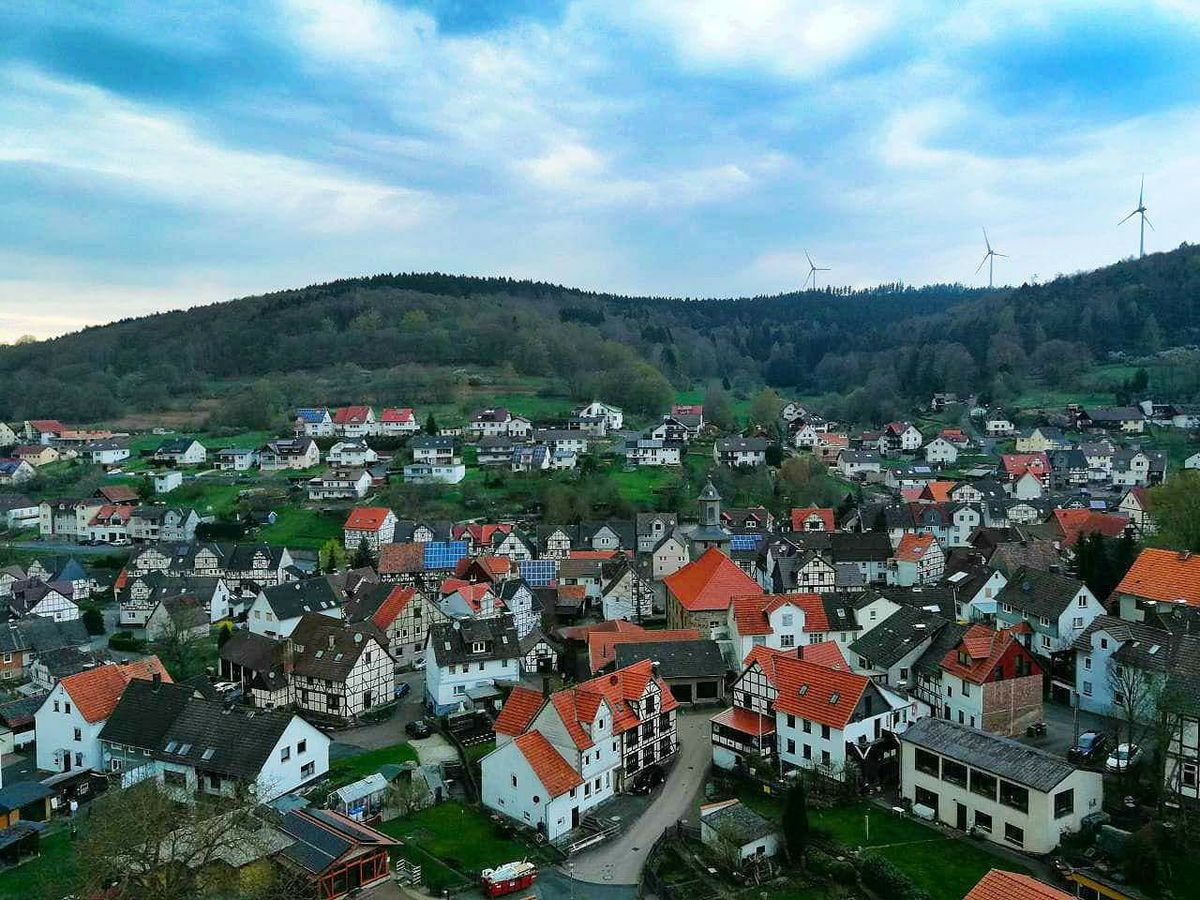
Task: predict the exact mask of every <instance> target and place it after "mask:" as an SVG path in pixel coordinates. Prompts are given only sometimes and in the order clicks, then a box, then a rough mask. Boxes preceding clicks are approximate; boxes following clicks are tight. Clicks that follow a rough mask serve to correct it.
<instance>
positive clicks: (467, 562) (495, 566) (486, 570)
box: [454, 556, 513, 581]
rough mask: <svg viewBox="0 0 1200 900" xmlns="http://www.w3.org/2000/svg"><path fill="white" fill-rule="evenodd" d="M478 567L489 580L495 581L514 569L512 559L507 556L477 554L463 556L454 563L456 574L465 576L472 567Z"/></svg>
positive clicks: (460, 576)
mask: <svg viewBox="0 0 1200 900" xmlns="http://www.w3.org/2000/svg"><path fill="white" fill-rule="evenodd" d="M475 568H478V569H479V570H480V571H481V572H482V574H483V576H484V577H485V578H487V579H488V580H489V581H495V580H496V579H497V578H500V577H501V576H504V575H507V574H509V572H511V571H512V568H513V563H512V560H511V559H509V558H508V557H507V556H477V557H475V558H474V559H472V558H471V557H469V556H468V557H463V558H462V559H460V560H459V561H458V562H457V563H455V565H454V574H455V575H456V576H457V577H459V578H463V577H465V576H466V575H467V573H468V572H470V571H471V570H472V569H475Z"/></svg>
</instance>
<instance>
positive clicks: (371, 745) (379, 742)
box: [330, 672, 425, 750]
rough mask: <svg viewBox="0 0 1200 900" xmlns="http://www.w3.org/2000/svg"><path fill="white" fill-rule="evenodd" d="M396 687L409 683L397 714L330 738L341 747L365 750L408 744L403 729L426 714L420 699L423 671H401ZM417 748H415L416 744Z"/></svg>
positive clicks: (397, 708) (398, 705) (423, 689)
mask: <svg viewBox="0 0 1200 900" xmlns="http://www.w3.org/2000/svg"><path fill="white" fill-rule="evenodd" d="M396 684H397V686H398V685H400V684H407V685H408V687H409V691H408V694H407V695H405V697H404V699H403V700H401V701H400V702H399V703H398V704H396V712H395V713H394V714H393V715H392V716H390V717H389V718H388V719H386V720H384V721H383V722H373V723H371V724H369V725H358V726H356V727H354V728H347V729H345V730H344V731H336V732H333V733H332V734H331V735H330V737H332V738H333V739H334V740H336V741H337V742H338V743H339V744H345V745H349V746H351V747H358V748H359V749H362V750H378V749H380V748H382V747H391V746H392V745H393V744H398V743H400V742H401V741H407V740H408V739H409V738H408V735H407V734H405V733H404V726H405V725H407V724H408V723H409V722H414V721H416V720H417V719H420V718H421V717H422V716H423V715H424V710H423V709H422V708H421V697H422V695H423V694H424V692H425V673H424V672H401V673H400V674H399V675H397V676H396ZM414 746H415V745H414Z"/></svg>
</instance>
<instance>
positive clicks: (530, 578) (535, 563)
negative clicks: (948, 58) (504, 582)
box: [517, 559, 558, 587]
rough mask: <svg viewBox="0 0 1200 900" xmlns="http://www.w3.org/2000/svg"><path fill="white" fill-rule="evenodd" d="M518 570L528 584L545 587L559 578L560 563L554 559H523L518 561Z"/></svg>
mask: <svg viewBox="0 0 1200 900" xmlns="http://www.w3.org/2000/svg"><path fill="white" fill-rule="evenodd" d="M517 570H518V571H519V572H520V573H521V577H522V578H524V579H525V582H526V584H529V585H532V586H534V587H544V586H546V585H549V584H553V583H554V579H555V578H556V577H557V576H558V561H557V560H554V559H523V560H518V561H517Z"/></svg>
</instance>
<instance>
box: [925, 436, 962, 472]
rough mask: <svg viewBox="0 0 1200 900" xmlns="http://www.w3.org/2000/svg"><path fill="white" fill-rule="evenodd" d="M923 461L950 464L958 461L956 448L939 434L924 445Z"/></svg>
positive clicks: (943, 464)
mask: <svg viewBox="0 0 1200 900" xmlns="http://www.w3.org/2000/svg"><path fill="white" fill-rule="evenodd" d="M925 462H927V463H936V464H938V465H942V466H952V465H954V464H955V463H956V462H958V448H957V447H956V446H954V444H952V443H950V441H948V440H946V439H945V438H944V437H941V436H940V435H939V436H938V437H935V438H934V439H933V440H932V441H930V442H929V443H928V444H926V445H925Z"/></svg>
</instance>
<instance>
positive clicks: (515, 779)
mask: <svg viewBox="0 0 1200 900" xmlns="http://www.w3.org/2000/svg"><path fill="white" fill-rule="evenodd" d="M512 786H513V787H516V786H517V776H516V775H513V776H512Z"/></svg>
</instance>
